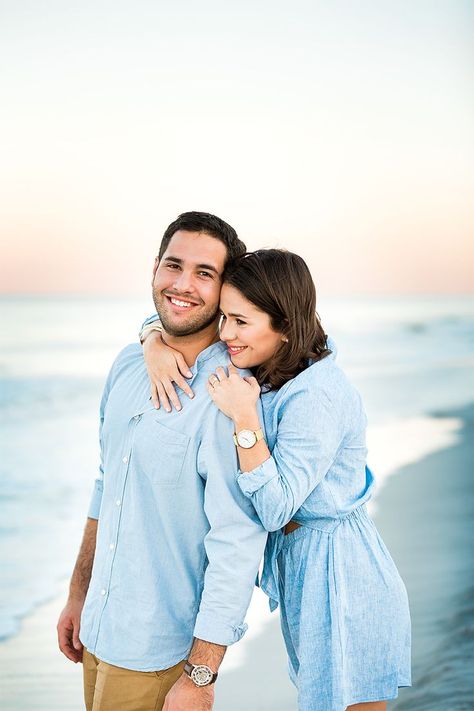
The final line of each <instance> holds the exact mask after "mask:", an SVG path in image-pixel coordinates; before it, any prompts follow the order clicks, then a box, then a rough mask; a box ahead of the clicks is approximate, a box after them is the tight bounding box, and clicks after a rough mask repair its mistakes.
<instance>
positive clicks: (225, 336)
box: [220, 319, 235, 341]
mask: <svg viewBox="0 0 474 711" xmlns="http://www.w3.org/2000/svg"><path fill="white" fill-rule="evenodd" d="M232 331H233V329H232V328H231V326H230V324H229V322H228V321H227V320H226V319H222V320H221V327H220V337H221V340H222V341H232V340H233V339H234V337H235V336H234V334H233V333H232Z"/></svg>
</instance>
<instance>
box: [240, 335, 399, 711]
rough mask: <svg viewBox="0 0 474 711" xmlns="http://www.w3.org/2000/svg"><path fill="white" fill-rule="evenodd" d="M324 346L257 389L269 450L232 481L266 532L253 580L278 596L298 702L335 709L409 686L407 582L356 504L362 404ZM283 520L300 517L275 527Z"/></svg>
mask: <svg viewBox="0 0 474 711" xmlns="http://www.w3.org/2000/svg"><path fill="white" fill-rule="evenodd" d="M330 348H331V350H332V351H333V353H331V355H329V356H327V357H326V358H324V359H323V360H321V361H319V362H317V363H313V364H312V365H311V366H310V367H308V368H307V369H306V370H305V371H303V372H302V373H300V374H299V375H298V376H297V377H296V378H294V379H293V380H291V381H289V382H288V383H286V384H285V385H284V386H283V387H282V388H281V389H280V390H277V391H271V392H268V393H264V394H263V395H262V398H261V400H262V405H263V410H264V419H265V430H266V436H267V442H268V446H269V449H270V451H271V452H272V456H271V457H270V459H267V461H265V462H264V463H263V464H261V465H260V466H259V467H257V468H256V469H254V470H253V471H251V472H248V473H242V472H241V473H240V474H239V478H238V482H239V485H240V487H241V489H242V491H243V492H244V494H246V496H248V497H249V498H250V499H251V500H252V502H253V505H254V506H255V509H256V511H257V513H258V515H259V517H260V519H261V521H262V523H263V525H264V526H265V528H267V529H268V530H269V531H273V533H271V535H270V536H269V541H268V544H267V548H266V551H265V563H264V569H263V573H262V579H261V587H262V589H263V590H264V591H265V592H266V593H267V595H268V596H269V597H270V606H271V607H272V609H274V608H275V607H276V606H277V605H278V604H280V609H281V624H282V630H283V636H284V639H285V643H286V647H287V651H288V657H289V667H290V675H291V678H292V680H293V681H294V683H295V684H296V686H297V689H298V702H299V705H298V707H299V710H300V711H344V709H345V708H346V707H347V706H349V705H351V704H355V703H361V702H363V701H379V700H383V699H393V698H396V696H397V694H398V687H400V686H409V685H410V683H411V677H410V615H409V610H408V601H407V594H406V590H405V586H404V584H403V582H402V580H401V578H400V576H399V574H398V571H397V569H396V567H395V564H394V562H393V560H392V558H391V557H390V554H389V552H388V551H387V548H386V547H385V545H384V543H383V541H382V539H381V538H380V535H379V534H378V532H377V529H376V528H375V525H374V523H373V522H372V520H371V519H370V518H369V516H368V514H367V511H366V506H365V504H366V502H367V501H368V500H369V499H370V497H371V494H372V488H373V483H374V482H373V477H372V474H371V472H370V470H369V469H368V468H367V466H366V455H367V449H366V444H365V432H366V424H367V420H366V415H365V412H364V409H363V406H362V402H361V399H360V396H359V394H358V392H357V390H356V389H355V388H354V387H353V386H352V385H351V384H350V383H349V381H348V380H347V378H346V376H345V375H344V373H343V372H342V371H341V370H340V368H339V367H338V366H337V365H336V362H335V357H334V345H333V344H332V343H330ZM290 520H295V521H297V522H298V523H300V524H302V526H301V528H298V529H296V530H295V531H293V532H292V533H290V534H289V535H287V536H285V535H284V534H283V532H282V530H281V529H282V527H283V526H284V525H285V524H286V523H287V522H288V521H290Z"/></svg>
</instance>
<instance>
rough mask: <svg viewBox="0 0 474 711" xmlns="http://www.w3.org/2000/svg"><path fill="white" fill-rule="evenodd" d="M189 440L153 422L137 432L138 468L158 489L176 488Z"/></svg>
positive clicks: (183, 435)
mask: <svg viewBox="0 0 474 711" xmlns="http://www.w3.org/2000/svg"><path fill="white" fill-rule="evenodd" d="M189 440H190V438H189V437H188V436H187V435H185V434H183V433H182V432H177V431H176V430H172V429H170V428H169V427H165V426H164V425H162V424H161V423H160V422H157V421H156V420H152V421H151V422H149V423H148V426H147V427H146V429H143V430H141V431H137V436H136V438H135V444H136V452H135V454H136V459H137V463H138V466H139V469H140V470H141V471H143V472H144V473H145V474H146V475H147V476H148V478H149V479H150V480H151V481H152V482H153V483H154V484H156V485H157V486H178V485H179V484H180V480H181V479H182V474H183V469H184V466H185V460H186V453H187V451H188V446H189Z"/></svg>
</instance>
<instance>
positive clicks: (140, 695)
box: [82, 649, 184, 711]
mask: <svg viewBox="0 0 474 711" xmlns="http://www.w3.org/2000/svg"><path fill="white" fill-rule="evenodd" d="M82 662H83V668H84V700H85V702H86V710H87V711H160V710H161V709H162V708H163V704H164V702H165V696H166V694H167V693H168V691H169V690H170V689H171V687H172V686H173V684H174V683H175V681H177V680H178V679H179V677H180V676H181V674H182V673H183V668H184V661H183V662H178V664H176V665H175V666H174V667H170V669H163V671H157V672H140V671H132V670H131V669H122V668H121V667H114V666H112V664H107V663H106V662H103V661H101V660H100V659H97V657H94V655H93V654H90V652H88V651H87V649H84V654H83V659H82Z"/></svg>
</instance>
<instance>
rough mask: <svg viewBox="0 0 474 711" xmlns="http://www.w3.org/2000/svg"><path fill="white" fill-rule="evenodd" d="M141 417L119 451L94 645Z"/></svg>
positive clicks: (134, 421)
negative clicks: (119, 458) (136, 430)
mask: <svg viewBox="0 0 474 711" xmlns="http://www.w3.org/2000/svg"><path fill="white" fill-rule="evenodd" d="M141 417H142V412H139V413H137V414H136V415H134V416H133V417H132V418H131V419H130V420H129V423H128V431H127V437H126V438H125V443H124V447H123V450H122V452H121V461H120V465H119V467H120V473H121V476H120V477H118V478H117V487H116V489H115V499H114V509H115V511H114V514H113V516H112V521H111V525H110V533H109V542H108V543H107V544H106V545H107V548H106V550H105V551H103V555H104V557H105V565H104V566H103V575H102V587H101V589H100V592H99V595H100V599H101V604H100V611H99V617H98V623H97V634H96V645H97V641H98V638H99V632H100V624H101V621H102V616H103V614H104V610H105V607H106V605H107V602H108V600H109V594H110V586H111V582H112V575H113V570H114V562H115V555H116V550H117V545H118V542H119V537H120V522H121V520H122V509H123V501H124V497H125V487H126V484H127V479H128V474H129V471H130V460H131V457H132V450H133V441H134V436H135V429H136V426H137V425H138V423H139V422H140V420H141Z"/></svg>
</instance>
